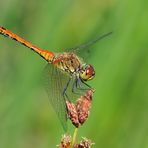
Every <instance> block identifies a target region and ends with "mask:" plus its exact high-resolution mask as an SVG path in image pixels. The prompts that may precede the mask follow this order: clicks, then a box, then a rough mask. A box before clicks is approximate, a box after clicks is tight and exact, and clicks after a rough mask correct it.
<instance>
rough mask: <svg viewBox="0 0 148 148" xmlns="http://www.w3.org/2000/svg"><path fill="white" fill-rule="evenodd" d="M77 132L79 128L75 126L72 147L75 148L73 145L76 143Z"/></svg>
mask: <svg viewBox="0 0 148 148" xmlns="http://www.w3.org/2000/svg"><path fill="white" fill-rule="evenodd" d="M77 132H78V128H75V130H74V133H73V137H72V142H71V148H73V145H74V144H75V141H76V137H77Z"/></svg>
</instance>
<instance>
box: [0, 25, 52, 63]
mask: <svg viewBox="0 0 148 148" xmlns="http://www.w3.org/2000/svg"><path fill="white" fill-rule="evenodd" d="M0 34H2V35H4V36H6V37H9V38H11V39H13V40H14V41H17V42H19V43H20V44H22V45H23V46H26V47H28V48H30V49H31V50H33V51H34V52H36V53H37V54H39V55H40V56H41V57H43V58H44V59H45V60H46V61H48V62H49V63H51V62H52V60H53V58H54V54H53V53H52V52H49V51H45V50H42V49H40V48H38V47H36V46H34V45H33V44H31V43H29V42H28V41H26V40H24V39H23V38H21V37H19V36H18V35H16V34H15V33H13V32H11V31H9V30H7V29H5V28H4V27H0Z"/></svg>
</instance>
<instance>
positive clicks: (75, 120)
mask: <svg viewBox="0 0 148 148" xmlns="http://www.w3.org/2000/svg"><path fill="white" fill-rule="evenodd" d="M93 93H94V91H93V90H91V89H90V90H87V91H86V93H85V94H84V95H83V96H81V97H80V98H79V99H78V100H77V102H76V104H74V103H71V102H69V101H66V106H67V114H68V117H69V119H70V120H71V122H72V124H73V125H74V126H75V127H77V128H78V127H79V126H80V125H82V124H83V123H84V122H85V121H86V120H87V119H88V116H89V113H90V109H91V103H92V95H93Z"/></svg>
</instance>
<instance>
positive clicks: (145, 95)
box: [0, 0, 148, 148]
mask: <svg viewBox="0 0 148 148" xmlns="http://www.w3.org/2000/svg"><path fill="white" fill-rule="evenodd" d="M147 6H148V2H146V1H145V0H130V1H128V0H124V1H120V0H55V1H52V0H44V1H42V0H38V1H36V0H28V1H27V0H26V1H23V0H22V1H20V0H1V1H0V25H1V26H4V27H6V28H8V29H9V30H12V31H13V32H15V33H16V34H18V35H20V36H21V37H23V38H24V39H26V40H28V41H30V42H32V43H34V44H35V45H37V46H39V47H41V48H43V49H49V50H51V51H56V52H62V51H64V49H65V48H68V47H74V46H75V45H79V44H81V43H84V42H87V41H89V40H92V39H94V38H96V37H97V36H98V35H102V34H104V33H107V32H109V31H113V32H114V33H113V34H112V35H111V36H109V37H107V38H105V39H103V40H101V41H100V42H98V43H97V44H95V45H94V46H92V47H91V49H89V52H88V51H87V50H83V52H84V53H85V52H88V54H87V56H86V58H84V59H85V61H86V62H88V63H91V64H92V65H94V67H95V70H96V77H95V79H94V80H93V81H92V82H89V84H90V85H92V86H93V87H94V88H95V89H96V92H95V94H94V97H93V107H92V110H91V115H90V117H89V120H88V121H87V122H86V123H85V124H84V125H83V127H81V128H80V129H79V132H78V139H80V138H81V137H82V136H83V137H87V138H89V139H91V140H92V141H93V142H94V143H95V145H94V146H93V147H94V148H147V147H148V40H147V38H148V29H147V24H148V22H147V17H148V7H147ZM45 65H46V61H44V60H43V59H41V58H40V57H39V56H38V55H36V54H34V53H33V52H32V51H30V50H29V49H27V48H25V47H23V46H21V45H20V44H17V43H15V42H14V41H11V40H10V39H8V38H7V39H6V38H4V37H2V36H0V148H33V147H35V148H54V147H56V145H57V144H59V141H60V138H61V135H62V134H64V131H63V129H62V126H61V125H60V122H59V120H58V118H57V117H56V114H55V112H54V111H53V109H52V107H51V106H50V104H49V100H48V97H47V94H46V93H45V91H44V88H43V86H42V82H41V80H42V71H43V69H44V67H45ZM73 130H74V127H73V126H71V124H69V130H68V131H69V133H70V134H71V133H72V132H73Z"/></svg>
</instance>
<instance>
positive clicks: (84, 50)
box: [66, 32, 112, 58]
mask: <svg viewBox="0 0 148 148" xmlns="http://www.w3.org/2000/svg"><path fill="white" fill-rule="evenodd" d="M111 34H112V32H108V33H106V34H103V35H102V36H98V37H97V38H96V39H94V40H91V41H88V42H86V43H83V44H81V45H78V46H76V47H74V48H68V49H66V51H71V52H74V53H77V54H78V55H80V56H81V57H83V58H88V57H90V53H91V52H92V51H91V50H90V49H91V48H92V46H93V45H94V44H96V43H97V42H99V41H100V40H102V39H103V38H105V37H107V36H109V35H111Z"/></svg>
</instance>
